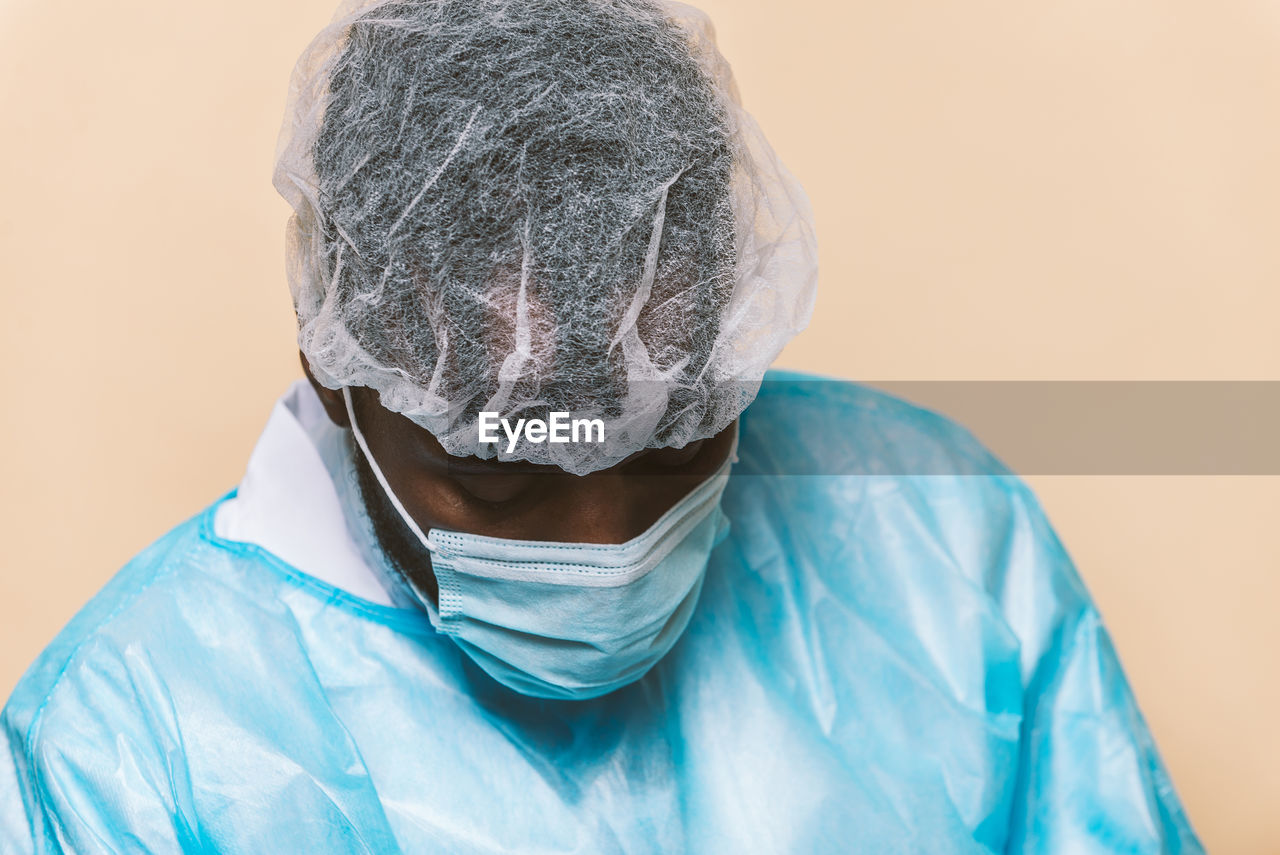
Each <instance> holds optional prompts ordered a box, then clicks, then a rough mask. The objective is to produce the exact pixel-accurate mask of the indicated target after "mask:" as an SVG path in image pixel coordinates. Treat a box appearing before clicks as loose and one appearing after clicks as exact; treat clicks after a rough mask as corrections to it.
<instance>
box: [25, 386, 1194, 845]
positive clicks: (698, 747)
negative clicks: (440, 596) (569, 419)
mask: <svg viewBox="0 0 1280 855" xmlns="http://www.w3.org/2000/svg"><path fill="white" fill-rule="evenodd" d="M741 430H742V433H741V445H740V449H739V455H740V462H739V463H738V464H737V465H736V466H735V468H734V476H733V478H732V480H731V483H730V486H729V488H728V491H727V493H726V495H725V499H724V508H725V511H726V513H727V514H728V516H729V518H730V521H731V524H732V530H731V534H730V536H729V537H728V539H727V540H726V541H725V542H723V543H722V544H721V545H720V547H719V548H718V549H717V550H716V552H715V553H714V555H713V558H712V562H711V564H710V567H709V569H708V576H707V579H706V583H705V586H704V589H703V593H702V596H701V600H700V601H699V604H698V607H697V610H696V613H695V614H694V617H693V619H692V621H691V623H690V625H689V628H688V630H687V632H686V634H685V636H684V637H683V638H682V639H681V641H680V642H679V643H678V644H677V645H676V647H675V648H674V650H673V651H672V652H671V653H670V654H669V655H668V656H667V657H666V658H665V659H663V660H662V661H661V662H660V663H659V664H658V666H657V667H656V668H655V669H654V670H653V671H651V672H650V673H649V674H648V675H647V676H646V677H645V678H643V679H642V680H640V681H639V682H638V683H635V684H633V685H631V686H629V687H627V688H624V689H622V690H620V691H618V692H616V693H614V694H612V695H608V696H605V697H603V698H599V699H597V700H593V701H544V700H535V699H529V698H525V697H522V696H519V695H515V694H513V693H512V692H510V691H508V690H506V689H504V688H503V687H501V686H500V685H498V684H497V683H495V682H493V681H492V680H491V679H489V678H488V677H487V676H486V675H485V674H484V673H483V672H481V671H480V670H479V669H478V668H476V667H475V666H474V665H473V664H472V663H471V662H470V661H469V660H468V659H467V658H466V656H465V655H463V654H462V653H461V652H460V651H459V649H458V648H457V647H456V646H455V645H454V644H453V642H452V641H450V640H449V639H448V638H446V637H443V636H439V635H436V634H435V632H434V631H433V630H432V628H431V625H430V624H429V622H428V620H427V618H426V616H425V614H423V613H422V612H420V611H417V610H415V609H412V608H401V607H396V606H392V605H378V604H376V603H373V602H371V601H369V600H368V599H364V598H360V597H357V596H354V595H352V594H351V593H349V592H346V591H343V590H341V589H339V588H336V587H334V586H332V585H330V584H328V583H326V582H323V581H320V580H319V579H317V578H315V577H314V576H312V575H309V574H307V573H306V572H304V570H303V569H300V568H298V567H295V566H291V565H289V564H287V563H285V562H284V561H282V560H280V559H279V558H278V557H277V556H275V555H273V554H271V553H270V552H268V551H266V550H264V549H262V548H261V547H259V546H254V545H250V544H246V543H241V542H233V541H230V540H227V539H225V538H222V537H220V536H219V535H218V534H217V533H216V532H215V529H214V525H213V519H214V513H215V509H216V508H217V505H215V506H213V507H211V508H210V509H208V510H206V511H205V512H203V513H201V514H200V515H198V516H196V517H195V518H194V519H192V520H190V521H188V522H186V523H184V524H182V525H180V526H179V527H178V528H176V529H175V530H173V531H172V532H170V533H169V534H168V535H166V536H165V537H163V538H162V539H160V540H159V541H158V542H157V543H155V544H154V545H152V546H151V547H149V548H148V549H147V550H146V551H144V552H143V553H142V554H140V555H139V556H138V557H137V558H136V559H134V560H133V561H132V562H131V563H130V564H129V565H128V566H126V567H125V568H124V569H123V570H122V571H121V572H120V573H119V574H118V575H117V576H116V577H115V579H114V580H113V581H111V582H110V583H109V584H108V585H107V586H106V587H105V588H104V589H103V590H102V592H101V593H99V594H98V595H97V596H96V597H95V598H94V599H93V600H92V601H91V602H90V603H89V604H88V605H87V606H86V607H85V608H84V609H83V610H82V611H81V612H80V614H79V615H78V616H77V617H76V618H75V619H74V620H73V621H72V622H71V623H70V624H69V625H68V626H67V628H66V629H65V630H64V631H63V632H62V633H61V635H59V636H58V638H57V639H56V640H55V641H54V642H53V643H52V644H51V645H50V647H49V648H48V649H47V650H46V651H45V653H44V654H43V655H42V656H41V657H40V659H39V660H38V661H37V662H36V663H35V664H34V665H33V666H32V668H31V669H30V670H29V671H28V672H27V674H26V676H25V677H24V678H23V679H22V681H21V683H20V684H19V685H18V687H17V689H16V690H15V691H14V693H13V695H12V697H11V698H10V700H9V703H8V705H7V706H6V708H5V710H4V713H3V733H2V735H0V739H2V740H3V746H0V748H2V750H0V852H3V853H5V855H10V853H12V855H18V853H29V852H42V853H43V852H63V851H67V852H77V853H89V852H141V851H147V852H172V851H178V850H180V849H181V850H183V851H189V852H236V853H255V855H256V853H264V852H271V853H276V852H308V853H319V852H326V853H327V852H342V853H347V852H352V853H354V852H378V853H383V852H401V851H403V852H412V853H416V852H450V853H454V852H456V853H552V852H555V853H564V852H573V853H592V855H598V853H682V852H689V853H745V852H750V853H756V852H759V853H804V855H811V853H849V852H869V853H888V852H893V853H899V852H912V853H914V852H919V853H937V855H941V853H953V852H954V853H961V852H963V853H991V852H1010V853H1020V852H1043V853H1068V852H1069V853H1092V852H1109V853H1112V852H1114V853H1122V852H1123V853H1155V852H1167V853H1191V852H1201V851H1202V849H1201V846H1200V844H1199V843H1198V842H1197V840H1196V838H1195V836H1194V833H1193V832H1192V830H1191V827H1190V825H1189V824H1188V821H1187V818H1186V816H1185V814H1184V812H1183V810H1182V807H1181V806H1180V804H1179V802H1178V799H1177V797H1176V795H1175V793H1174V790H1173V788H1172V786H1171V784H1170V781H1169V778H1168V775H1167V774H1166V772H1165V769H1164V768H1163V766H1162V764H1161V761H1160V759H1159V757H1158V755H1157V753H1156V749H1155V747H1154V745H1153V743H1152V740H1151V736H1150V734H1149V733H1148V730H1147V728H1146V726H1145V724H1144V723H1143V719H1142V717H1141V715H1140V714H1139V711H1138V707H1137V706H1136V704H1135V702H1134V698H1133V695H1132V693H1131V692H1130V689H1129V686H1128V685H1127V683H1126V681H1125V678H1124V675H1123V674H1122V672H1121V669H1120V666H1119V664H1118V662H1117V659H1116V654H1115V651H1114V649H1113V648H1112V645H1111V641H1110V639H1109V638H1108V635H1107V632H1106V630H1105V629H1104V628H1103V625H1102V623H1101V621H1100V619H1099V617H1098V613H1097V611H1096V609H1095V608H1094V605H1093V603H1092V602H1091V601H1090V598H1089V595H1088V593H1087V591H1086V590H1085V588H1084V586H1083V585H1082V583H1081V581H1080V578H1079V577H1078V576H1077V574H1076V572H1075V570H1074V569H1073V567H1072V565H1071V562H1070V560H1069V558H1068V557H1067V555H1066V553H1065V552H1064V551H1063V548H1062V546H1061V545H1060V544H1059V542H1058V540H1057V538H1056V537H1055V536H1054V533H1053V531H1052V529H1051V528H1050V527H1049V524H1048V523H1047V522H1046V521H1045V518H1044V515H1043V514H1042V512H1041V510H1040V508H1039V506H1038V505H1037V503H1036V500H1035V499H1034V497H1033V496H1032V495H1031V493H1030V492H1029V491H1028V489H1027V488H1026V487H1025V486H1024V485H1023V484H1022V483H1021V482H1020V481H1019V480H1017V479H1016V478H1015V477H1013V476H1010V475H1000V474H994V475H993V474H975V475H966V474H962V473H965V472H974V473H993V472H1000V471H1002V470H1000V469H999V465H998V464H997V463H995V461H993V460H992V458H991V457H990V456H989V455H988V454H987V453H986V452H985V451H984V450H983V449H982V448H981V447H980V446H979V445H978V444H977V443H976V442H975V441H974V440H973V439H972V438H971V437H970V436H969V435H968V434H967V433H965V432H964V431H963V430H961V429H960V428H958V427H956V426H955V425H953V424H952V423H950V422H949V421H947V420H946V419H944V418H941V417H939V416H937V415H934V414H931V413H928V412H925V411H922V410H920V409H917V408H914V407H911V406H909V405H907V404H905V403H903V402H901V401H898V400H896V399H893V398H890V397H888V396H885V395H883V394H880V393H876V392H873V391H871V390H868V389H865V388H861V387H858V386H855V385H852V384H836V383H816V382H808V381H807V380H806V378H804V377H803V376H801V375H795V374H791V373H779V372H773V373H771V375H770V376H769V382H767V383H766V385H765V387H764V389H763V390H762V392H761V394H760V396H759V398H758V399H757V400H756V401H755V403H753V404H752V405H751V407H750V408H749V409H748V410H747V412H746V413H745V414H744V415H743V418H742V422H741ZM821 471H839V472H841V473H845V474H841V475H839V476H822V475H815V474H798V473H814V472H821ZM857 472H865V473H867V474H863V475H859V474H851V473H857ZM913 472H915V473H920V472H953V473H957V474H951V475H938V474H935V475H920V474H907V473H913ZM223 501H225V499H224V500H223Z"/></svg>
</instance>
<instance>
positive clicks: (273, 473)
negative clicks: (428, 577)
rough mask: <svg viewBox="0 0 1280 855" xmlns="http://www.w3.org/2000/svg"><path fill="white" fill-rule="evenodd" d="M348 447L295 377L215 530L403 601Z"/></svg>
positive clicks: (377, 597) (343, 585)
mask: <svg viewBox="0 0 1280 855" xmlns="http://www.w3.org/2000/svg"><path fill="white" fill-rule="evenodd" d="M352 450H353V445H352V443H351V441H350V439H349V435H348V431H346V430H344V429H342V428H339V427H338V426H337V425H335V424H334V423H333V422H332V421H330V419H329V416H328V415H327V414H326V413H325V411H324V407H323V406H322V405H321V403H320V398H319V396H317V395H316V393H315V390H314V389H313V388H312V387H311V384H310V382H308V381H307V380H306V379H300V380H296V381H295V382H294V383H293V385H291V386H290V387H289V390H288V391H287V392H285V393H284V395H282V396H281V398H280V400H278V401H277V402H276V405H275V407H274V408H273V409H272V411H271V417H270V419H269V420H268V421H267V426H266V428H265V429H264V430H263V431H262V436H261V437H259V439H258V444H257V445H256V446H255V447H254V449H253V454H251V455H250V457H249V465H248V467H247V468H246V470H245V473H244V478H243V479H241V481H240V487H239V489H238V490H237V491H236V495H235V496H234V497H232V498H231V499H228V500H227V501H225V502H223V503H222V505H221V506H220V507H219V508H218V513H217V516H216V518H215V520H214V530H215V531H216V532H217V534H218V536H219V537H223V538H226V539H228V540H236V541H242V542H245V543H252V544H255V545H257V546H259V547H261V548H262V549H265V550H267V551H268V552H271V553H272V554H273V555H275V556H276V557H278V558H280V559H281V560H282V561H284V562H286V563H287V564H290V565H292V566H293V567H294V568H295V569H297V570H299V571H301V572H303V573H306V574H308V575H310V576H314V577H315V578H317V579H319V580H321V581H323V582H327V583H328V584H330V585H333V586H334V587H336V588H340V589H342V590H343V591H346V592H348V593H350V594H354V595H355V596H357V597H361V598H363V599H366V600H370V601H372V602H375V603H378V604H380V605H386V606H389V605H393V604H394V605H407V604H406V603H405V602H403V593H402V591H400V590H399V589H398V588H397V587H396V586H394V585H391V584H388V582H386V581H383V580H384V579H387V574H388V573H389V572H390V571H389V570H388V568H387V566H386V565H385V563H384V562H383V561H382V560H381V558H380V555H381V553H380V552H379V551H378V549H377V546H376V543H375V542H374V540H373V538H372V534H371V529H370V527H369V524H368V517H367V515H365V513H364V507H363V503H362V501H361V500H360V497H359V489H358V488H357V487H356V484H355V474H354V472H355V470H354V468H353V466H352V461H351V455H352V453H353V451H352ZM380 574H382V575H380ZM389 591H392V592H394V593H396V594H399V595H400V596H397V597H395V599H396V600H399V601H400V602H396V603H393V597H392V595H391V594H389Z"/></svg>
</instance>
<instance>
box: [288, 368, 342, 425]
mask: <svg viewBox="0 0 1280 855" xmlns="http://www.w3.org/2000/svg"><path fill="white" fill-rule="evenodd" d="M298 359H300V360H301V361H302V371H303V373H304V374H306V375H307V379H308V380H310V381H311V388H312V389H315V390H316V394H317V395H319V396H320V403H321V404H322V405H324V411H325V414H326V415H327V416H328V417H329V421H331V422H333V423H334V424H335V425H337V426H338V427H340V428H345V427H350V426H351V422H350V420H348V419H347V405H346V402H345V401H343V400H342V392H341V391H340V390H334V389H330V388H328V387H327V386H322V385H320V382H319V381H318V380H316V378H315V376H314V375H313V374H312V373H311V366H309V365H307V358H306V357H305V356H303V355H302V351H298Z"/></svg>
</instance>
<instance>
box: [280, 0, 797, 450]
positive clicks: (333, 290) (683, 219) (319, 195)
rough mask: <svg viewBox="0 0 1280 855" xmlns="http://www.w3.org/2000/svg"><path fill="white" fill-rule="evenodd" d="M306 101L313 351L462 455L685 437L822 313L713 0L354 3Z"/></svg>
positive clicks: (303, 150) (301, 79)
mask: <svg viewBox="0 0 1280 855" xmlns="http://www.w3.org/2000/svg"><path fill="white" fill-rule="evenodd" d="M289 100H290V104H289V108H288V111H287V116H286V119H285V123H284V127H283V128H282V131H281V137H280V145H279V151H278V156H277V164H276V170H275V176H274V183H275V186H276V188H277V189H278V190H279V191H280V193H281V194H282V195H283V196H284V197H285V198H286V199H287V200H288V202H289V203H290V205H291V206H292V207H293V216H292V217H291V218H290V220H289V224H288V229H287V231H288V272H289V282H290V288H291V291H292V295H293V302H294V308H295V311H296V313H297V317H298V330H299V331H298V343H299V347H300V349H301V351H302V353H303V355H304V356H305V358H306V360H307V363H308V366H309V367H310V369H311V372H312V374H313V376H314V377H315V378H316V379H317V380H318V381H319V382H320V383H322V384H323V385H324V386H326V387H329V388H333V389H337V388H341V387H343V386H365V387H368V388H370V389H373V390H376V391H377V393H378V395H379V400H380V402H381V404H382V406H384V407H386V408H387V409H389V410H392V411H394V412H398V413H401V414H403V415H405V416H406V417H408V418H409V419H411V420H412V421H413V422H414V423H416V424H418V425H419V426H421V427H423V428H425V429H426V430H427V431H429V432H430V433H431V434H432V435H434V436H435V437H436V439H437V440H438V441H439V442H440V444H441V445H442V446H443V447H444V449H445V450H446V451H447V452H449V453H450V454H453V455H458V456H466V455H476V456H479V457H483V458H494V457H497V458H498V459H502V460H508V459H510V460H517V459H518V460H526V461H529V462H532V463H542V464H552V465H555V466H558V467H560V468H562V469H565V470H567V471H569V472H572V473H575V474H585V473H588V472H592V471H595V470H599V469H603V468H606V467H608V466H612V465H614V464H616V463H618V462H620V461H622V460H623V459H625V458H627V457H628V456H630V455H632V454H634V453H635V452H637V451H640V450H642V449H645V448H659V447H682V446H684V445H686V444H688V443H690V442H692V441H694V440H697V439H701V438H705V437H708V436H712V435H714V434H716V433H718V432H720V431H721V430H723V429H724V428H725V427H727V426H728V425H729V424H730V423H731V422H732V421H733V420H734V419H735V418H737V417H738V415H739V414H740V413H741V412H742V410H743V409H745V408H746V406H747V405H748V404H749V403H750V402H751V401H752V399H753V398H754V397H755V395H756V393H757V391H758V390H759V385H760V380H761V378H762V377H763V374H764V371H765V369H766V368H767V367H768V365H769V364H770V363H771V362H772V361H773V359H774V358H775V357H776V356H777V354H778V352H779V351H780V350H781V349H782V347H783V345H784V344H785V343H786V342H787V341H788V340H789V339H790V338H792V337H793V336H794V335H795V334H796V333H797V332H799V331H800V330H801V329H803V328H804V326H805V325H806V324H807V323H808V320H809V317H810V315H811V313H812V309H813V300H814V293H815V289H816V284H817V260H816V245H815V237H814V229H813V223H812V213H811V211H810V208H809V203H808V200H807V198H806V197H805V194H804V191H803V190H802V189H801V187H800V186H799V184H798V183H797V182H796V180H795V179H794V178H793V177H792V176H791V175H790V173H789V172H788V171H787V170H786V168H785V167H784V166H783V165H782V164H781V162H780V161H779V160H778V158H777V156H776V155H775V154H774V153H773V151H772V149H771V148H770V146H769V144H768V143H767V141H766V140H765V139H764V136H763V134H762V133H761V131H760V129H759V127H758V126H757V125H756V123H755V121H754V120H753V119H752V118H751V117H750V116H749V115H748V114H747V113H746V112H745V111H744V110H743V108H742V106H741V104H740V101H739V99H738V96H737V92H736V88H735V86H734V82H733V78H732V76H731V74H730V71H729V67H728V64H727V63H726V62H725V60H724V58H723V57H722V56H721V55H720V53H719V52H718V50H717V49H716V46H715V37H714V33H713V30H712V28H711V25H710V22H709V21H708V20H707V19H706V17H705V16H704V15H703V14H702V13H701V12H699V11H698V10H696V9H693V8H691V7H688V6H684V5H679V4H674V3H656V2H651V0H394V2H379V0H372V2H371V0H363V2H356V3H354V4H352V3H348V4H347V5H345V6H344V7H342V8H340V9H339V12H338V15H337V17H336V18H335V20H334V21H333V23H332V24H331V25H330V26H329V27H327V28H326V29H325V30H324V31H323V32H322V33H321V34H320V35H319V36H318V37H317V38H316V39H315V41H314V42H313V43H312V44H311V46H310V47H309V48H308V49H307V50H306V52H305V53H304V54H303V56H302V58H301V59H300V60H299V62H298V65H297V67H296V69H295V71H294V75H293V80H292V84H291V92H290V99H289ZM486 411H487V412H494V413H497V414H498V415H499V416H501V417H503V418H508V419H510V420H511V422H512V423H514V422H515V421H516V419H519V418H542V419H546V418H547V417H548V415H549V414H550V413H553V412H557V411H559V412H564V413H568V414H571V415H572V417H573V418H575V419H577V418H590V419H600V420H601V421H602V422H603V425H604V440H603V441H593V442H585V441H583V442H569V443H552V442H533V441H530V440H529V439H528V437H527V436H526V437H522V438H521V440H520V441H519V442H518V443H517V444H515V445H514V447H512V448H511V449H510V450H508V447H507V443H506V442H505V441H503V442H500V443H496V444H489V443H486V442H482V441H481V437H480V431H479V424H478V417H479V414H480V413H481V412H486ZM593 438H594V439H597V440H598V439H599V437H598V434H597V435H595V436H594V437H593Z"/></svg>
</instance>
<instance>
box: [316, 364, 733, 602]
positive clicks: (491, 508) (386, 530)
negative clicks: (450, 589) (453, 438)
mask: <svg viewBox="0 0 1280 855" xmlns="http://www.w3.org/2000/svg"><path fill="white" fill-rule="evenodd" d="M299 356H301V354H299ZM302 368H303V371H305V372H306V373H307V379H308V380H310V381H311V385H312V387H313V388H314V389H315V391H316V394H317V395H319V397H320V402H321V403H322V404H323V405H324V409H325V412H326V413H327V414H328V416H329V418H330V419H331V420H332V421H333V423H334V424H336V425H338V426H339V427H342V428H350V422H349V420H348V418H347V409H346V404H345V403H344V402H343V399H342V393H341V392H340V391H334V390H333V389H328V388H326V387H324V386H322V385H320V384H319V383H318V382H316V379H315V378H314V377H312V376H311V372H310V370H309V369H308V367H307V361H306V358H305V357H302ZM351 403H352V408H353V409H354V410H355V414H356V419H357V420H358V421H359V423H360V430H361V432H362V433H363V434H364V438H365V442H367V443H368V445H369V450H370V452H371V453H372V454H373V458H374V460H376V461H377V463H378V466H379V468H381V470H382V473H383V475H384V477H386V479H387V482H388V483H389V484H390V485H391V489H392V491H393V492H394V493H395V494H396V497H397V498H398V499H399V500H400V502H401V504H403V505H404V508H405V510H406V511H407V512H408V514H409V515H410V516H411V517H413V519H414V522H416V523H417V524H418V526H419V527H420V528H421V529H422V530H423V531H424V532H425V531H428V530H430V529H433V528H443V529H449V530H452V531H461V532H467V533H470V534H481V535H487V536H490V537H503V538H511V539H516V540H546V541H560V542H572V543H624V542H626V541H628V540H631V539H632V538H634V537H636V536H637V535H639V534H641V533H643V532H644V531H645V529H647V528H649V527H650V526H652V525H653V524H654V523H655V522H657V520H658V518H659V517H661V516H662V515H663V513H665V512H666V511H667V510H668V509H669V508H671V507H672V506H673V505H674V504H675V503H676V502H678V501H679V500H680V499H681V498H683V497H684V496H686V495H687V494H688V493H689V492H690V491H691V490H693V488H694V487H695V486H697V485H698V484H700V483H701V482H703V481H705V480H706V479H707V478H709V477H710V476H711V475H712V474H713V473H714V472H715V471H716V470H717V469H718V468H719V467H720V465H721V464H722V463H723V462H724V461H725V458H726V457H728V455H729V449H730V447H731V445H732V443H733V428H734V426H733V425H732V424H731V425H730V426H729V427H728V428H726V429H725V430H723V431H721V432H720V433H718V434H716V435H715V436H713V437H709V438H707V439H703V440H697V441H695V442H692V443H690V444H689V445H687V446H685V447H684V448H679V449H675V448H659V449H646V450H643V451H640V452H637V453H636V454H633V455H631V456H630V457H628V458H627V459H626V460H623V461H622V462H621V463H618V464H617V465H615V466H611V467H609V468H608V469H602V470H600V471H598V472H592V473H589V474H587V475H572V474H570V473H568V472H565V471H564V470H563V469H560V468H559V467H556V466H539V465H533V464H528V463H524V462H499V461H495V460H483V459H481V458H478V457H455V456H453V455H451V454H449V453H448V452H446V451H445V450H444V448H443V447H442V446H441V445H440V443H439V442H437V441H436V439H435V437H434V436H432V435H431V434H430V433H429V432H427V431H426V430H425V429H423V428H421V427H418V426H417V425H416V424H414V423H413V422H412V421H410V420H409V419H408V418H406V417H404V416H402V415H400V414H399V413H394V412H391V411H390V410H387V409H385V408H384V407H382V405H381V404H380V403H379V401H378V397H377V393H375V392H374V391H373V390H371V389H366V388H353V389H352V390H351ZM356 461H357V473H358V475H359V479H360V488H361V493H362V494H363V497H364V500H365V505H366V507H367V509H368V511H369V515H370V518H371V519H372V521H373V526H374V533H375V535H376V536H377V538H378V542H379V545H380V546H381V547H382V549H383V552H384V553H385V554H386V555H387V557H388V558H389V559H390V561H391V563H392V564H393V565H394V566H395V567H396V569H397V570H398V571H399V572H400V573H401V574H402V575H404V576H405V577H406V578H407V579H408V581H410V582H411V583H412V584H413V585H414V586H415V587H417V588H418V589H419V590H420V591H422V592H424V593H425V594H427V595H428V596H429V597H430V598H431V599H432V600H433V601H434V600H435V597H436V582H435V577H434V575H433V574H432V573H431V570H430V566H431V557H430V553H428V552H427V551H426V549H425V548H424V547H423V546H422V545H421V544H420V543H419V542H418V539H417V537H416V536H415V535H414V534H413V532H412V530H411V529H410V528H409V527H408V526H407V525H405V524H404V522H403V520H401V519H400V516H399V514H398V513H396V511H395V509H394V507H393V506H392V505H391V503H390V501H389V500H387V498H386V495H385V493H384V491H383V490H382V489H381V487H380V486H379V485H378V483H377V481H376V480H375V478H374V476H373V474H372V471H371V470H370V469H369V466H368V464H367V462H366V461H364V460H363V455H360V454H359V453H358V452H357V457H356Z"/></svg>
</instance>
